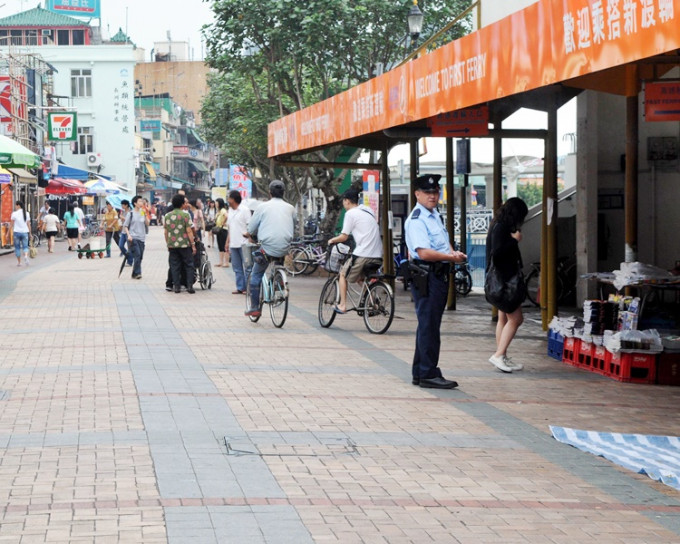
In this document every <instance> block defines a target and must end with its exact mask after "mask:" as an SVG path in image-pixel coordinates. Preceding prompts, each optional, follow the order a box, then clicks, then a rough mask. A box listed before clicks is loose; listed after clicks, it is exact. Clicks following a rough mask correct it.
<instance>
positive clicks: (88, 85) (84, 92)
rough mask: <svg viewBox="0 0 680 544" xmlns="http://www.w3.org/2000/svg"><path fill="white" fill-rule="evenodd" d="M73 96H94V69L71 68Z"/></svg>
mask: <svg viewBox="0 0 680 544" xmlns="http://www.w3.org/2000/svg"><path fill="white" fill-rule="evenodd" d="M71 96H72V97H73V98H82V97H89V96H92V70H71Z"/></svg>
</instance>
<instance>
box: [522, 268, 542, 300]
mask: <svg viewBox="0 0 680 544" xmlns="http://www.w3.org/2000/svg"><path fill="white" fill-rule="evenodd" d="M525 283H526V286H527V298H528V299H529V301H530V302H531V303H532V304H533V305H534V306H539V305H540V303H541V271H540V270H537V269H536V268H534V269H533V270H532V271H531V272H529V275H528V276H527V279H526V280H525Z"/></svg>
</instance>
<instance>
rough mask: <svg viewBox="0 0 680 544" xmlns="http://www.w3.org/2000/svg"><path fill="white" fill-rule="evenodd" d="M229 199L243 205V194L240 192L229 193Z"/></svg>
mask: <svg viewBox="0 0 680 544" xmlns="http://www.w3.org/2000/svg"><path fill="white" fill-rule="evenodd" d="M229 198H231V199H232V200H233V201H234V202H236V204H240V203H241V193H239V192H238V191H229Z"/></svg>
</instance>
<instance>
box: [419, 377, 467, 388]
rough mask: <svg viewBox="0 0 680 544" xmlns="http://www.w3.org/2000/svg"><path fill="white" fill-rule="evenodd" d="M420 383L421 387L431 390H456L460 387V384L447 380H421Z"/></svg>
mask: <svg viewBox="0 0 680 544" xmlns="http://www.w3.org/2000/svg"><path fill="white" fill-rule="evenodd" d="M419 382H420V383H419V384H418V385H420V387H426V388H429V389H454V388H456V387H458V382H454V381H453V380H447V379H446V378H420V380H419Z"/></svg>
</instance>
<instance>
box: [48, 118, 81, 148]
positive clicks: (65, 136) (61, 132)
mask: <svg viewBox="0 0 680 544" xmlns="http://www.w3.org/2000/svg"><path fill="white" fill-rule="evenodd" d="M47 137H48V139H49V140H50V141H52V142H57V141H59V142H63V141H68V140H76V139H77V138H78V118H77V114H76V112H74V111H62V112H59V113H55V112H51V113H48V114H47Z"/></svg>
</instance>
